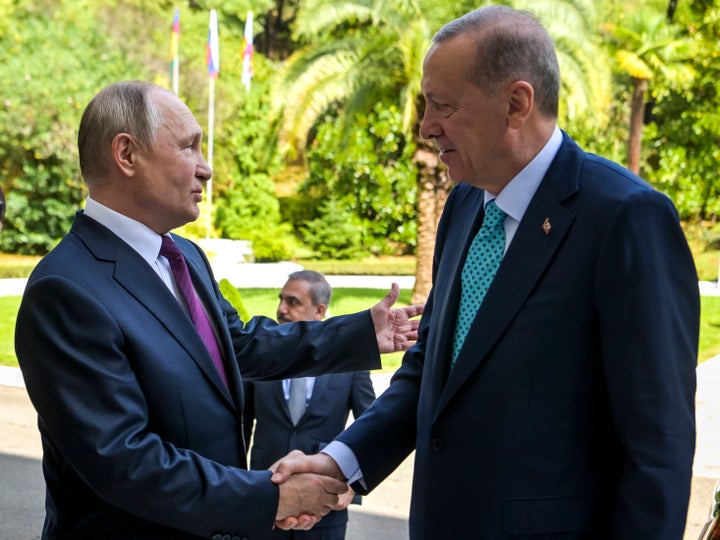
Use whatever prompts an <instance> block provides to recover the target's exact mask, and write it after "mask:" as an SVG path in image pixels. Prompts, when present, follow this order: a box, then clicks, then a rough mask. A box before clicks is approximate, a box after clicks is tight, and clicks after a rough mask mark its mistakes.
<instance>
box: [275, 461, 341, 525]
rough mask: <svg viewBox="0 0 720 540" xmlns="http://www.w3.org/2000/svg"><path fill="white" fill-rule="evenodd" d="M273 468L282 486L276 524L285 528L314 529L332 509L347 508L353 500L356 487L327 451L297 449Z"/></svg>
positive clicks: (276, 480) (277, 481)
mask: <svg viewBox="0 0 720 540" xmlns="http://www.w3.org/2000/svg"><path fill="white" fill-rule="evenodd" d="M270 470H271V471H272V472H273V475H272V481H273V482H274V483H275V484H278V485H279V488H280V501H279V502H278V510H277V515H276V516H275V526H276V527H279V528H281V529H285V530H288V529H303V530H305V529H310V528H312V527H313V526H314V525H315V524H316V523H317V522H318V521H320V520H321V519H322V517H323V516H325V515H327V514H328V513H329V512H330V511H331V510H342V509H344V508H347V506H348V504H350V501H352V498H353V494H354V492H353V490H352V489H351V488H349V487H348V486H347V484H346V483H345V477H344V476H343V473H342V472H341V471H340V467H338V465H337V463H335V461H334V460H333V459H332V458H331V457H330V456H328V455H327V454H314V455H306V454H304V453H303V452H301V451H299V450H293V451H292V452H290V453H289V454H288V455H287V456H285V457H284V458H282V459H281V460H280V461H278V462H276V463H274V464H273V466H272V467H270Z"/></svg>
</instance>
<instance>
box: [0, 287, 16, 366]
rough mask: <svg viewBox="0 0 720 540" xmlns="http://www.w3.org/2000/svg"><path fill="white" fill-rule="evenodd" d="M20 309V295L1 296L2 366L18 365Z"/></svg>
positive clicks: (0, 341) (0, 345) (0, 360)
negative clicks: (17, 326) (16, 337)
mask: <svg viewBox="0 0 720 540" xmlns="http://www.w3.org/2000/svg"><path fill="white" fill-rule="evenodd" d="M18 309H20V297H19V296H0V366H17V357H16V356H15V321H16V320H17V312H18Z"/></svg>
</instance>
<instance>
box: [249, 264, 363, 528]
mask: <svg viewBox="0 0 720 540" xmlns="http://www.w3.org/2000/svg"><path fill="white" fill-rule="evenodd" d="M331 294H332V290H331V288H330V284H329V283H328V282H327V280H326V279H325V277H324V276H323V275H322V274H320V273H319V272H314V271H312V270H301V271H299V272H293V273H292V274H290V276H289V277H288V281H287V282H286V283H285V285H284V286H283V288H282V290H281V291H280V303H279V304H278V308H277V320H278V322H280V323H289V322H295V321H321V320H323V319H324V318H325V315H326V313H327V309H328V305H329V304H330V296H331ZM303 382H304V383H305V385H306V390H305V391H304V394H305V395H304V396H303V400H304V402H303V405H304V406H305V409H304V411H302V410H301V411H300V412H298V413H297V414H298V415H299V418H297V417H296V418H295V419H293V415H292V410H291V406H290V403H289V400H290V397H291V380H290V379H285V380H283V381H274V382H248V383H247V384H246V386H245V428H246V429H247V430H248V432H247V434H246V436H245V440H246V441H248V443H249V441H250V432H249V430H252V422H253V419H255V430H254V439H253V444H252V450H251V453H250V468H251V469H260V470H267V469H268V468H270V466H271V465H272V464H273V463H275V462H276V461H277V460H279V459H280V458H282V457H283V456H285V455H286V454H287V453H288V452H290V451H291V450H301V451H303V452H305V453H313V454H314V453H315V452H318V451H320V450H322V448H323V447H324V446H325V445H326V444H328V443H329V442H330V441H332V440H333V439H334V438H335V437H336V436H337V435H338V434H339V433H340V432H341V431H342V430H343V429H344V428H345V425H346V424H347V420H348V415H349V412H350V411H352V413H353V417H354V418H358V417H359V416H360V415H361V414H362V413H363V412H365V409H367V408H368V407H369V406H370V405H371V404H372V402H373V400H374V399H375V391H374V390H373V386H372V381H371V380H370V373H369V372H368V371H358V372H356V373H336V374H330V375H322V376H320V377H305V378H304V380H303ZM352 494H353V490H352V489H350V490H348V492H347V493H344V494H343V495H342V496H341V499H343V503H341V504H342V506H345V503H348V502H350V500H351V499H352ZM347 520H348V512H347V510H346V509H344V508H343V509H342V510H336V511H333V512H330V513H329V514H328V515H326V516H325V517H324V518H323V519H322V521H320V523H318V524H317V525H316V526H315V527H314V528H312V529H311V530H309V531H292V530H290V531H284V530H282V529H280V528H276V529H275V533H274V535H273V537H274V538H276V539H289V538H293V539H297V540H300V539H303V540H343V539H344V538H345V530H346V528H347Z"/></svg>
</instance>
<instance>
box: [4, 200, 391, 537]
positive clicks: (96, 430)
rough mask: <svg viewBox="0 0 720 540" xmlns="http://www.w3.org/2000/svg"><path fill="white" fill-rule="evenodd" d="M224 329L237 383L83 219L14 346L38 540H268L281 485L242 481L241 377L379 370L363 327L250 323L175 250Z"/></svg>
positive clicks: (30, 289) (197, 256)
mask: <svg viewBox="0 0 720 540" xmlns="http://www.w3.org/2000/svg"><path fill="white" fill-rule="evenodd" d="M175 240H176V242H177V244H178V245H179V246H180V248H181V249H182V250H183V252H184V253H185V257H186V259H187V262H188V266H189V269H190V273H191V276H192V279H193V283H194V285H195V288H196V290H197V292H198V295H199V296H200V298H201V299H202V301H203V303H204V304H205V306H206V307H207V309H208V312H209V313H208V315H209V317H210V318H211V319H212V321H213V323H214V324H215V326H216V327H217V331H218V340H219V343H220V346H221V349H222V351H223V353H224V357H225V367H226V371H227V375H228V380H229V388H228V387H226V386H225V385H224V384H223V383H222V381H221V379H220V377H219V375H218V373H217V370H216V369H215V368H214V366H213V364H212V361H211V359H210V355H209V353H208V352H207V349H206V348H205V347H204V345H203V343H202V341H201V339H200V337H199V335H198V333H197V331H196V330H195V328H194V326H193V325H192V322H191V320H190V318H189V317H188V315H187V314H186V313H185V311H184V310H183V308H182V307H181V305H180V304H179V303H178V301H177V300H176V299H175V297H174V296H173V295H172V293H171V292H170V291H169V290H168V289H167V287H166V286H165V285H164V284H163V282H162V281H161V280H160V278H159V277H158V276H157V274H156V273H155V272H154V270H153V269H152V268H150V266H148V264H147V263H146V262H145V261H144V260H143V259H142V258H141V257H140V256H139V255H138V254H137V253H136V252H135V251H134V250H133V249H132V248H130V247H129V246H128V245H127V244H126V243H125V242H123V241H122V240H121V239H120V238H118V237H117V236H115V235H114V234H113V233H111V232H110V231H109V230H108V229H106V228H105V227H103V226H102V225H100V224H98V223H97V222H96V221H94V220H92V219H90V218H88V217H86V216H85V215H83V214H82V213H80V214H78V215H77V217H76V219H75V223H74V224H73V227H72V229H71V231H70V233H69V234H68V235H67V236H66V237H65V238H64V239H63V240H62V241H61V242H60V244H59V245H58V246H57V247H56V248H55V249H54V250H53V251H52V252H51V253H50V254H48V255H47V256H46V257H45V258H43V260H42V261H41V262H40V263H39V264H38V266H37V268H36V269H35V271H34V272H33V273H32V276H31V277H30V279H29V281H28V284H27V288H26V290H25V294H24V296H23V300H22V304H21V306H20V311H19V314H18V319H17V327H16V335H15V344H16V351H17V356H18V360H19V363H20V367H21V369H22V373H23V377H24V378H25V383H26V386H27V391H28V394H29V395H30V399H31V400H32V402H33V405H34V406H35V408H36V409H37V411H38V424H39V429H40V434H41V438H42V444H43V452H44V454H43V471H44V475H45V480H46V484H47V498H46V501H47V502H46V512H47V515H46V521H45V527H44V532H43V538H48V539H55V538H73V539H77V538H103V539H120V538H123V539H125V538H128V539H130V538H132V539H139V538H153V539H157V538H163V539H169V538H172V539H180V538H182V539H185V538H198V537H204V538H210V537H212V536H213V535H220V536H222V535H228V537H231V538H249V539H255V538H267V537H269V536H270V534H271V530H272V525H273V522H274V518H275V512H276V509H277V501H278V488H277V486H275V485H273V484H272V483H271V482H270V479H269V476H270V473H269V472H265V471H247V470H246V457H245V456H246V448H245V445H244V442H243V426H242V410H243V389H242V378H241V375H240V372H241V371H242V374H243V376H245V377H248V378H250V379H260V380H268V379H276V378H285V377H291V376H299V375H305V374H314V375H319V374H321V373H323V372H329V371H347V370H359V369H376V368H378V367H379V365H380V362H379V355H378V351H377V341H376V338H375V334H374V330H373V327H372V322H371V319H370V316H369V314H368V313H367V312H366V313H361V314H357V315H352V316H349V317H335V318H333V319H329V320H328V321H326V322H325V323H297V324H286V325H280V326H278V325H277V324H276V323H275V322H274V321H272V320H271V319H268V318H254V319H252V320H251V321H249V322H248V323H247V324H245V325H243V323H242V321H241V320H240V319H239V318H238V315H237V312H236V311H235V310H234V309H233V308H232V307H231V306H230V304H229V303H228V302H227V301H225V299H224V298H223V297H222V296H221V294H220V292H219V291H218V288H217V285H216V283H215V281H214V279H213V276H212V273H211V269H210V266H209V264H208V261H207V260H206V259H205V257H204V255H203V254H202V252H201V251H200V250H199V249H198V248H197V247H196V246H195V245H194V244H192V243H191V242H189V241H187V240H184V239H181V238H179V237H175Z"/></svg>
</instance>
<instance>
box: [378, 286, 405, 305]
mask: <svg viewBox="0 0 720 540" xmlns="http://www.w3.org/2000/svg"><path fill="white" fill-rule="evenodd" d="M399 296H400V285H398V284H397V283H393V284H392V285H390V291H388V293H387V294H386V295H385V297H384V298H383V299H382V300H380V303H381V304H383V305H384V306H385V307H387V308H388V309H390V308H391V307H392V306H393V304H395V302H397V299H398V297H399Z"/></svg>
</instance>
